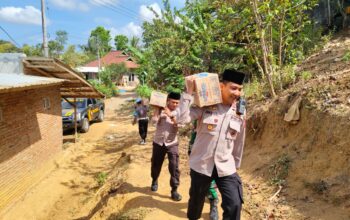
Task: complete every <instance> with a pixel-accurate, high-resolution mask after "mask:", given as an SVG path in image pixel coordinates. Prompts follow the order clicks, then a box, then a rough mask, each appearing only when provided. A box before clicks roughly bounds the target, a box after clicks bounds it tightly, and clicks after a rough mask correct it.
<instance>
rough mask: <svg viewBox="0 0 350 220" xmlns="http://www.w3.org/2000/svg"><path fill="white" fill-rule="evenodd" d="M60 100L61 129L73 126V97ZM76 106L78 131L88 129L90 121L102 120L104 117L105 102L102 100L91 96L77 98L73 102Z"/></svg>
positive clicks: (83, 131)
mask: <svg viewBox="0 0 350 220" xmlns="http://www.w3.org/2000/svg"><path fill="white" fill-rule="evenodd" d="M68 101H69V102H67V101H66V100H64V99H63V100H62V102H61V106H62V121H63V130H68V129H72V128H74V107H73V105H71V104H70V103H73V104H74V100H73V99H68ZM75 104H76V106H77V127H78V129H79V131H80V132H82V133H86V132H88V131H89V128H90V122H92V121H97V122H102V121H103V119H104V110H105V104H104V102H103V100H100V99H93V98H77V99H76V102H75Z"/></svg>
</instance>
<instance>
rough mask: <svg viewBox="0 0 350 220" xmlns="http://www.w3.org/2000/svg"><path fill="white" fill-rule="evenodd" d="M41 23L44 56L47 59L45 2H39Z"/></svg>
mask: <svg viewBox="0 0 350 220" xmlns="http://www.w3.org/2000/svg"><path fill="white" fill-rule="evenodd" d="M41 21H42V28H43V47H44V56H45V57H49V47H48V45H47V35H46V17H45V0H41Z"/></svg>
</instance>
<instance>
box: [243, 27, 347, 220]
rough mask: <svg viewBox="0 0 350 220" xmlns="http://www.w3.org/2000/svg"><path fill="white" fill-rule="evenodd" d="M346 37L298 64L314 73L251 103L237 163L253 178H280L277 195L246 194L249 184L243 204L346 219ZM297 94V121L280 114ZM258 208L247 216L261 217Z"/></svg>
mask: <svg viewBox="0 0 350 220" xmlns="http://www.w3.org/2000/svg"><path fill="white" fill-rule="evenodd" d="M347 36H348V35H346V34H344V33H342V34H340V35H339V36H337V37H336V38H335V39H334V40H332V41H331V42H329V43H328V44H327V45H326V46H325V48H324V49H323V50H321V51H320V52H318V53H317V54H315V55H313V56H311V57H310V58H309V59H307V60H306V61H305V62H304V63H303V64H302V65H301V66H300V68H299V71H309V72H310V73H312V75H313V77H312V79H311V80H310V81H308V82H307V83H303V82H299V83H298V84H296V85H294V86H293V87H291V88H290V89H288V90H286V91H285V92H284V93H283V95H282V96H281V97H279V98H277V99H276V100H274V101H271V102H270V103H263V104H253V105H251V106H250V108H249V110H250V111H249V112H250V117H249V121H248V123H247V124H248V134H247V142H246V148H245V152H244V160H243V167H242V170H243V171H244V173H245V174H249V176H250V177H249V178H248V180H251V181H252V182H253V183H254V181H256V182H257V183H259V182H261V181H262V182H264V183H273V184H275V185H276V188H275V191H277V189H278V187H277V185H281V186H282V190H281V192H279V193H278V196H277V197H275V198H276V199H275V201H274V202H271V201H270V200H268V199H267V198H265V199H262V200H261V199H260V200H259V199H258V198H256V197H257V196H256V195H255V194H256V192H255V193H253V195H251V193H250V191H251V190H250V189H253V191H254V185H253V186H247V188H248V192H247V194H248V196H251V198H252V200H251V202H252V203H253V204H249V203H248V207H249V206H252V207H254V206H259V207H261V208H262V210H265V216H268V215H271V216H272V217H274V218H277V219H350V133H349V130H350V69H349V64H350V52H349V51H350V38H349V37H347ZM347 56H349V57H348V58H347ZM298 97H301V98H302V101H301V105H300V120H299V121H298V122H297V123H296V124H291V123H288V122H286V121H284V120H283V118H284V115H285V113H286V112H287V111H288V108H289V107H290V106H291V104H292V103H293V101H294V100H296V99H297V98H298ZM273 184H272V186H273ZM255 191H256V190H255ZM268 191H269V190H267V192H268ZM270 193H272V192H270ZM272 194H273V193H272ZM272 194H271V195H272ZM260 195H262V194H261V193H260ZM254 198H255V199H254ZM258 211H259V212H260V213H256V212H255V213H253V214H252V213H251V214H252V215H251V216H253V215H254V214H255V216H261V217H262V216H264V213H261V210H258Z"/></svg>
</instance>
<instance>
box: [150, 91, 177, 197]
mask: <svg viewBox="0 0 350 220" xmlns="http://www.w3.org/2000/svg"><path fill="white" fill-rule="evenodd" d="M180 97H181V95H180V93H175V92H171V93H169V94H168V98H167V106H166V107H165V108H163V109H162V108H157V107H156V109H155V111H154V115H153V117H152V122H153V123H154V124H156V132H155V135H154V138H153V149H152V159H151V177H152V185H151V190H152V191H157V190H158V177H159V175H160V171H161V169H162V165H163V161H164V157H165V155H166V154H167V155H168V160H169V167H168V168H169V172H170V186H171V198H172V200H174V201H180V200H181V199H182V196H181V195H180V194H179V193H178V192H177V188H178V186H179V184H180V171H179V150H178V146H179V142H178V139H177V133H178V125H179V123H181V122H180V121H178V120H177V119H178V118H180V110H179V108H178V105H179V102H180Z"/></svg>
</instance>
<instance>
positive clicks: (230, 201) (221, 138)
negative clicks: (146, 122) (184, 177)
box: [180, 70, 245, 220]
mask: <svg viewBox="0 0 350 220" xmlns="http://www.w3.org/2000/svg"><path fill="white" fill-rule="evenodd" d="M244 76H245V74H244V73H241V72H238V71H236V70H225V71H224V73H223V74H222V81H221V82H220V89H221V95H222V103H221V104H217V105H213V106H209V107H202V108H199V107H191V104H192V102H193V97H192V93H193V91H194V89H195V88H194V83H193V80H191V79H187V82H186V85H187V88H186V92H185V93H184V94H183V96H182V99H181V102H180V109H181V114H180V115H181V117H183V118H182V119H181V120H184V121H186V122H189V121H191V120H192V121H193V120H198V122H197V123H198V124H197V137H196V139H195V142H194V144H193V147H192V152H191V155H190V168H191V172H190V176H191V187H190V199H189V202H188V210H187V217H188V218H189V219H199V218H200V217H201V214H202V209H203V205H204V200H205V196H206V194H207V192H208V189H209V187H210V184H211V182H212V180H215V182H216V185H217V187H218V189H219V192H220V193H221V197H222V205H221V207H222V208H223V219H224V220H234V219H240V215H241V209H242V203H243V190H242V181H241V179H240V177H239V175H238V174H237V172H236V171H237V169H238V168H239V167H240V165H241V160H242V154H243V145H244V139H245V125H244V123H245V122H244V118H243V114H244V112H239V111H238V110H241V111H242V108H241V106H238V105H237V103H240V102H239V99H240V96H241V92H242V89H243V86H242V84H243V81H244ZM242 113H243V114H242Z"/></svg>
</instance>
